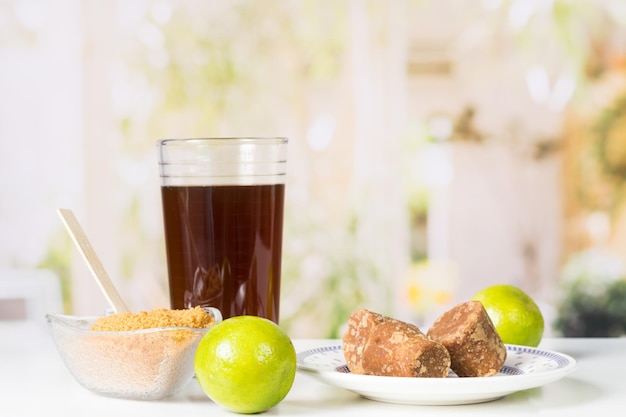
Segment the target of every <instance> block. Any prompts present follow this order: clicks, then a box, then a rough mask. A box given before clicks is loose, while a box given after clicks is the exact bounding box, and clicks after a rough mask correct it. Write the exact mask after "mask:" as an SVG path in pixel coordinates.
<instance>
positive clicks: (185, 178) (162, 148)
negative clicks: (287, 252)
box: [157, 138, 287, 323]
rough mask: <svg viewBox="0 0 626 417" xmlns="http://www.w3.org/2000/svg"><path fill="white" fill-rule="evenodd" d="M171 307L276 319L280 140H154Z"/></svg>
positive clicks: (283, 142) (282, 166)
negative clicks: (156, 153) (159, 182)
mask: <svg viewBox="0 0 626 417" xmlns="http://www.w3.org/2000/svg"><path fill="white" fill-rule="evenodd" d="M157 148H158V155H159V166H160V176H161V196H162V207H163V221H164V230H165V249H166V257H167V267H168V281H169V294H170V304H171V308H173V309H182V308H190V307H194V306H198V305H199V306H210V307H216V308H218V309H220V311H221V312H222V315H223V317H224V319H226V318H228V317H232V316H240V315H255V316H260V317H265V318H267V319H270V320H272V321H274V322H275V323H278V318H279V306H280V274H281V255H282V241H283V211H284V198H285V175H286V165H287V139H285V138H202V139H162V140H159V141H157Z"/></svg>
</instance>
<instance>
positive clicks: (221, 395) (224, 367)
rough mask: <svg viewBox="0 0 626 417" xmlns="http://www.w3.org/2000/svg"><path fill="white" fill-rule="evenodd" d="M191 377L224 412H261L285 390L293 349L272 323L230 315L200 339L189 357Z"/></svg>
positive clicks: (292, 366)
mask: <svg viewBox="0 0 626 417" xmlns="http://www.w3.org/2000/svg"><path fill="white" fill-rule="evenodd" d="M194 370H195V372H196V378H197V379H198V382H199V384H200V386H201V388H202V390H203V391H204V392H205V393H206V394H207V396H208V397H209V398H210V399H211V400H213V401H214V402H215V403H217V404H218V405H220V406H222V407H223V408H226V409H227V410H230V411H233V412H236V413H240V414H252V413H260V412H263V411H266V410H268V409H270V408H272V407H274V406H275V405H277V404H278V403H280V402H281V401H282V400H283V399H284V398H285V397H286V396H287V394H288V393H289V391H290V390H291V387H292V385H293V381H294V379H295V375H296V351H295V348H294V346H293V343H292V341H291V339H290V338H289V336H288V335H287V334H286V333H285V332H284V331H283V330H282V329H281V328H280V327H278V325H277V324H275V323H274V322H273V321H270V320H267V319H265V318H261V317H256V316H236V317H231V318H228V319H226V320H224V321H222V322H221V323H218V324H216V325H215V326H213V327H212V328H211V329H209V331H208V332H207V333H206V334H205V335H204V336H203V337H202V340H200V344H199V345H198V348H197V350H196V354H195V358H194Z"/></svg>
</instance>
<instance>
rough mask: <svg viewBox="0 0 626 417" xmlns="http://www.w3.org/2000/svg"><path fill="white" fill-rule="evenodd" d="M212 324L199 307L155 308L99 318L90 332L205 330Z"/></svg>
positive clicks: (208, 316) (209, 317)
mask: <svg viewBox="0 0 626 417" xmlns="http://www.w3.org/2000/svg"><path fill="white" fill-rule="evenodd" d="M214 323H215V319H214V317H213V316H212V315H211V314H210V313H208V312H206V311H205V310H204V309H203V308H202V307H200V306H196V307H194V308H190V309H182V310H169V309H166V308H156V309H154V310H151V311H149V312H147V311H140V312H138V313H130V312H125V313H117V314H111V315H110V316H104V317H100V318H98V319H97V320H96V321H95V322H94V323H93V325H92V326H91V330H94V331H104V332H124V331H130V330H140V329H153V328H157V327H193V328H205V327H211V326H212V325H213V324H214Z"/></svg>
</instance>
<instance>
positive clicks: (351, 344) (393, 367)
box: [342, 309, 450, 378]
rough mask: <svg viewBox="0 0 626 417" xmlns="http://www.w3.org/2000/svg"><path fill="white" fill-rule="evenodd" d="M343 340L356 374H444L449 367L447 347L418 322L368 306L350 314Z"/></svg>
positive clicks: (421, 375) (352, 370) (347, 359)
mask: <svg viewBox="0 0 626 417" xmlns="http://www.w3.org/2000/svg"><path fill="white" fill-rule="evenodd" d="M342 344H343V352H344V356H345V358H346V364H347V365H348V369H350V372H352V373H355V374H366V375H378V376H397V377H427V378H444V377H446V376H447V375H448V371H449V369H450V355H449V353H448V351H447V350H446V348H445V347H444V346H443V345H442V344H441V343H439V342H436V341H433V340H430V339H429V338H428V337H426V336H425V335H424V334H423V333H422V332H421V331H420V329H419V328H418V327H417V326H415V325H413V324H410V323H406V322H403V321H400V320H396V319H393V318H391V317H387V316H383V315H381V314H378V313H374V312H371V311H369V310H365V309H359V310H356V311H354V312H353V313H352V314H351V315H350V318H349V319H348V328H347V330H346V332H345V334H344V337H343V341H342Z"/></svg>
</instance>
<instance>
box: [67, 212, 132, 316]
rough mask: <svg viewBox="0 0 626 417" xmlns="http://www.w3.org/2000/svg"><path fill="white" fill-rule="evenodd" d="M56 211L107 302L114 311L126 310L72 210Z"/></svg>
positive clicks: (121, 311)
mask: <svg viewBox="0 0 626 417" xmlns="http://www.w3.org/2000/svg"><path fill="white" fill-rule="evenodd" d="M57 212H58V213H59V216H61V220H63V224H65V227H66V228H67V231H68V232H69V233H70V236H71V237H72V240H73V241H74V243H75V244H76V246H78V249H79V251H80V254H81V255H82V256H83V259H84V260H85V261H86V262H87V266H89V270H90V271H91V274H92V275H93V277H94V278H95V279H96V282H97V283H98V285H99V287H100V289H101V290H102V292H103V293H104V296H105V297H106V299H107V300H108V301H109V304H111V307H113V311H114V312H115V313H123V312H127V311H128V309H127V308H126V305H125V304H124V301H123V300H122V297H120V294H119V293H118V292H117V289H115V286H114V285H113V282H112V281H111V279H110V278H109V274H107V272H106V270H105V269H104V267H103V266H102V262H100V258H98V255H97V254H96V252H95V251H94V250H93V248H92V247H91V243H89V239H87V235H86V234H85V232H84V231H83V228H82V227H81V226H80V223H78V220H76V217H75V216H74V213H73V212H72V210H69V209H65V208H60V209H58V210H57Z"/></svg>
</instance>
